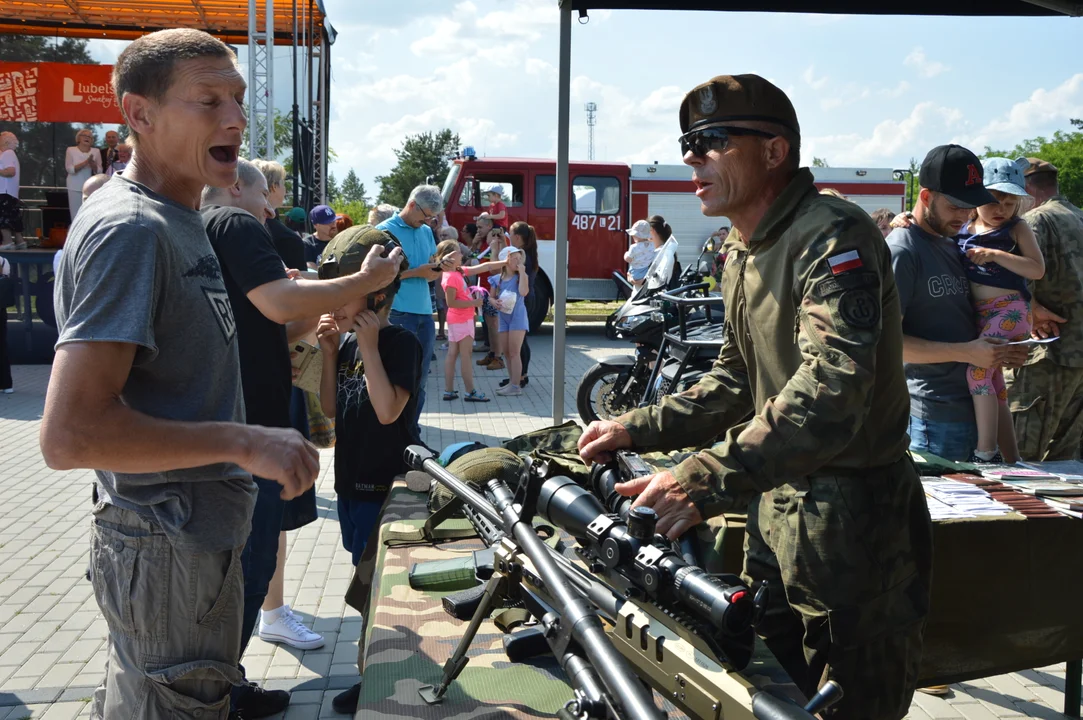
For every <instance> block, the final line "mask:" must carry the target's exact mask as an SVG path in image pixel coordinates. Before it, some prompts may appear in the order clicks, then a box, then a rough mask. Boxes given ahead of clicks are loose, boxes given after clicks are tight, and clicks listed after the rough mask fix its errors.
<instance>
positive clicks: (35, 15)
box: [0, 0, 334, 45]
mask: <svg viewBox="0 0 1083 720" xmlns="http://www.w3.org/2000/svg"><path fill="white" fill-rule="evenodd" d="M256 5H257V8H256V27H259V28H264V27H265V26H266V15H267V13H266V10H265V8H264V7H263V3H262V2H260V3H256ZM303 5H305V6H308V5H309V3H308V2H307V0H305V1H304V2H303ZM312 5H313V7H312V9H311V13H312V20H313V21H314V22H315V24H316V26H317V27H318V28H320V30H321V32H317V33H314V35H313V40H314V41H315V42H317V43H318V42H321V38H322V36H323V32H322V29H323V28H324V26H325V23H326V13H325V12H324V10H323V3H322V2H316V3H312ZM248 6H249V3H248V0H139V1H138V2H133V1H132V0H0V34H2V33H13V34H28V35H50V36H60V37H76V38H99V39H108V40H135V39H136V38H137V37H139V36H141V35H146V34H147V33H148V32H153V31H155V30H163V29H165V28H178V27H189V28H197V29H199V30H205V31H207V32H209V33H210V34H212V35H214V36H215V37H218V38H220V39H221V40H222V41H223V42H227V43H233V44H245V43H247V42H248V29H249V23H248ZM272 14H273V16H274V44H275V45H291V44H292V43H293V38H294V6H293V3H292V2H291V0H278V2H277V3H276V4H275V6H274V8H273V10H272ZM327 28H328V31H329V32H330V34H331V37H330V39H331V41H332V42H333V41H334V30H333V29H331V28H330V26H327Z"/></svg>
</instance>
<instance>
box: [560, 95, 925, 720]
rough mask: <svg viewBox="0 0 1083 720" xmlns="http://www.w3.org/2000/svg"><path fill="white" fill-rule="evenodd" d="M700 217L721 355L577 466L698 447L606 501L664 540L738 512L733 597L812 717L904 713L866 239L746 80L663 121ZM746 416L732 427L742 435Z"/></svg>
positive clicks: (887, 279)
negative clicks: (645, 520)
mask: <svg viewBox="0 0 1083 720" xmlns="http://www.w3.org/2000/svg"><path fill="white" fill-rule="evenodd" d="M681 130H682V132H684V133H685V134H684V135H683V136H682V138H681V142H682V149H683V150H684V161H685V163H686V164H688V165H691V166H692V168H693V171H694V178H693V179H694V182H695V183H696V186H697V188H698V191H697V193H696V194H697V195H698V196H699V198H700V201H701V202H702V204H703V212H704V214H706V215H710V216H721V215H725V216H726V217H728V218H729V219H730V220H732V221H733V227H734V233H733V234H731V236H730V238H729V239H728V240H727V244H726V248H725V250H726V252H727V253H728V254H727V257H726V265H725V269H724V271H723V278H722V287H723V295H724V297H725V300H726V343H725V345H724V346H723V348H722V350H721V351H720V353H719V356H718V359H717V361H716V362H715V364H714V366H713V368H712V370H711V372H710V373H709V374H708V375H707V376H706V377H704V379H703V380H701V381H700V382H699V384H698V385H696V386H695V387H693V388H691V389H690V390H688V391H686V392H684V393H681V394H680V395H676V396H670V397H667V398H666V399H665V400H664V401H663V402H662V403H661V404H660V405H659V406H656V407H652V408H643V409H640V410H635V411H633V412H631V413H628V414H626V415H624V416H622V417H620V418H618V419H617V420H616V421H603V422H597V423H593V424H592V425H591V426H590V427H589V428H587V430H586V432H585V433H584V435H583V438H582V439H581V441H580V445H579V447H580V451H581V453H582V455H583V457H584V459H587V460H592V459H604V458H605V456H606V455H608V454H609V453H611V452H612V451H613V450H616V449H618V448H622V447H635V448H641V449H647V450H655V449H676V448H681V447H688V446H693V445H697V444H701V443H709V442H711V441H712V440H714V445H713V446H711V447H709V448H708V449H707V450H704V451H702V452H699V453H697V454H695V455H693V456H691V457H689V458H687V459H685V460H684V461H682V462H680V463H679V464H678V465H677V466H676V467H674V468H673V469H672V470H669V471H666V472H662V473H659V474H657V475H654V476H652V477H648V478H641V479H639V480H636V481H633V482H630V483H626V484H625V485H624V486H623V488H622V492H624V493H625V494H628V495H634V494H639V499H638V500H637V501H636V503H637V504H638V505H648V506H652V507H654V509H655V511H656V512H658V514H659V516H660V519H659V523H658V529H659V531H660V532H668V534H669V535H670V536H671V537H676V536H678V535H680V534H681V533H683V532H684V531H685V530H686V529H688V528H691V527H692V526H694V525H696V524H698V523H699V522H700V521H701V520H702V519H703V518H706V517H711V516H715V515H718V514H721V513H723V512H726V511H730V510H739V509H744V508H746V507H747V509H748V515H749V518H748V526H747V536H746V541H745V573H744V574H745V579H746V581H748V582H766V583H767V584H768V585H769V586H770V588H771V595H772V600H773V602H772V607H771V609H770V610H769V612H768V614H767V616H766V617H765V618H764V621H763V622H761V623H760V625H759V626H758V628H757V629H758V632H759V633H760V634H761V636H763V638H764V640H765V641H766V642H767V645H768V647H770V649H771V650H772V651H773V652H774V654H775V656H776V657H778V658H779V660H780V661H781V662H782V664H783V666H784V667H785V668H786V670H787V671H788V672H789V673H790V676H791V677H792V678H793V679H794V681H795V682H796V683H797V684H798V686H799V687H801V688H802V689H803V690H804V691H805V692H806V693H809V694H811V693H812V692H814V691H815V690H816V688H817V687H818V686H820V685H821V684H822V683H823V682H824V681H825V680H827V679H835V680H837V681H838V682H839V683H840V684H841V685H842V687H843V690H844V692H845V697H844V698H843V699H842V701H841V702H839V703H838V704H837V705H836V706H834V707H833V708H831V709H830V710H828V711H827V712H826V713H825V714H826V715H827V716H831V717H839V718H862V719H863V720H869V719H879V718H884V719H894V718H901V717H903V716H904V715H906V713H907V710H908V708H909V706H910V701H911V698H912V696H913V692H914V687H915V684H916V681H917V674H918V666H919V661H920V655H921V643H922V632H923V630H924V624H925V617H926V614H927V612H928V606H929V580H930V569H931V563H932V557H931V554H932V553H931V542H932V540H931V537H932V527H931V523H930V520H929V514H928V510H927V509H926V505H925V500H924V496H923V493H922V489H921V484H920V482H919V480H918V476H917V472H916V470H915V469H914V467H913V465H912V464H911V462H910V460H909V458H908V457H907V456H906V448H907V442H908V441H907V437H906V426H907V416H908V409H909V397H908V394H907V389H906V382H905V378H904V375H903V366H902V329H901V312H900V309H899V298H898V291H897V289H896V287H895V281H894V276H893V274H892V270H891V258H890V255H889V252H888V249H887V246H886V245H885V244H884V240H883V236H882V235H881V233H880V231H879V230H878V229H877V227H876V224H875V223H874V222H873V221H872V219H871V218H870V217H869V216H868V215H867V214H865V212H864V211H862V210H861V208H859V207H858V206H856V205H854V204H852V203H849V202H847V201H844V200H839V199H837V198H834V197H829V196H825V195H820V194H818V193H817V191H816V186H815V185H814V184H813V179H812V174H811V173H810V172H809V170H808V169H805V168H799V167H798V153H799V146H800V130H799V127H798V124H797V117H796V114H795V112H794V109H793V106H792V104H791V103H790V100H789V98H787V97H786V95H785V94H784V93H783V92H782V91H781V90H779V89H778V88H777V87H775V86H774V85H772V84H770V83H769V82H767V81H766V80H764V79H763V78H760V77H757V76H755V75H742V76H721V77H716V78H714V79H713V80H711V81H710V82H707V83H705V84H703V85H701V86H699V87H697V88H696V89H694V90H693V91H692V92H691V93H689V94H688V95H687V96H686V97H685V99H684V102H683V104H682V105H681ZM749 418H751V419H749Z"/></svg>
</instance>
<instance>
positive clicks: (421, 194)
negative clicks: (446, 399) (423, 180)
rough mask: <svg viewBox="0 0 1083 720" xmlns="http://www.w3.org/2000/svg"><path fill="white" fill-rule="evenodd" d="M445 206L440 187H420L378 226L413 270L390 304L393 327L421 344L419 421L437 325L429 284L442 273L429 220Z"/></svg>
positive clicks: (403, 280)
mask: <svg viewBox="0 0 1083 720" xmlns="http://www.w3.org/2000/svg"><path fill="white" fill-rule="evenodd" d="M443 206H444V198H443V196H442V195H441V194H440V188H438V187H436V186H435V185H418V186H417V187H416V188H414V189H413V192H411V193H410V199H409V200H408V201H407V202H406V207H404V208H403V209H402V211H401V212H399V214H398V215H393V216H392V217H391V218H389V219H387V220H384V221H383V222H382V223H380V224H379V225H377V226H376V227H377V228H379V229H380V230H386V231H388V232H389V233H391V234H392V235H394V236H395V239H396V240H398V241H399V244H400V245H402V250H403V252H405V253H406V258H407V260H409V261H410V269H409V270H407V271H406V272H404V273H402V275H400V276H399V277H401V278H402V286H401V287H399V292H398V294H397V295H395V301H394V302H393V303H392V305H391V318H390V319H391V324H392V325H398V326H399V327H401V328H405V329H407V330H409V331H410V332H412V333H414V334H415V335H416V336H417V339H418V341H419V342H420V343H421V383H420V389H419V390H418V398H417V418H415V422H417V419H418V418H420V417H421V410H422V408H424V407H425V382H426V381H427V379H428V377H429V364H430V362H431V360H432V353H433V345H435V343H436V325H435V323H433V320H432V298H431V296H430V295H429V283H430V282H432V281H434V280H439V279H440V274H441V273H442V272H443V271H442V269H441V267H440V263H437V262H433V258H434V256H435V255H436V239H435V238H434V237H433V234H432V229H431V228H430V227H429V221H430V220H432V218H435V217H437V216H438V215H439V214H440V211H441V210H442V209H443Z"/></svg>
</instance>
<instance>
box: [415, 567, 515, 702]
mask: <svg viewBox="0 0 1083 720" xmlns="http://www.w3.org/2000/svg"><path fill="white" fill-rule="evenodd" d="M513 557H514V554H513V553H512V554H509V553H507V552H506V551H505V549H504V548H503V547H500V548H499V549H498V551H497V553H496V555H495V561H494V564H493V574H492V577H490V578H489V580H488V582H486V583H485V594H484V595H482V597H481V602H479V603H478V609H477V610H475V611H474V615H473V617H471V618H470V625H469V626H467V628H466V633H465V634H464V635H463V637H462V640H460V641H459V644H458V645H456V646H455V652H454V653H452V654H451V657H450V658H448V660H447V662H446V663H444V674H443V676H442V677H441V678H440V684H439V685H437V686H436V687H433V686H432V685H423V686H422V687H420V688H418V691H417V692H418V694H419V695H421V699H422V700H424V701H425V702H426V703H428V704H429V705H436V704H437V703H440V702H443V700H444V694H445V693H447V690H448V687H449V686H450V685H451V683H452V682H454V681H455V678H457V677H459V673H461V672H462V671H463V668H465V667H466V664H467V663H468V662H470V658H468V657H467V656H466V653H467V652H468V651H469V650H470V645H472V644H473V642H474V636H476V635H477V634H478V629H479V628H480V627H481V623H482V622H484V621H485V619H486V618H487V617H489V613H490V612H492V610H493V605H494V604H495V600H496V598H498V597H500V598H508V597H509V595H511V594H512V593H514V592H515V590H514V588H515V587H517V586H518V583H519V577H520V575H519V573H520V572H521V567H520V566H519V564H518V563H516V562H513V561H512V560H511V558H513Z"/></svg>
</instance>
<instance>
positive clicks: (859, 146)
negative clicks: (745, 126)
mask: <svg viewBox="0 0 1083 720" xmlns="http://www.w3.org/2000/svg"><path fill="white" fill-rule="evenodd" d="M964 125H965V122H964V116H963V113H962V112H961V111H960V110H958V109H955V108H949V107H943V106H940V105H937V104H935V103H933V102H931V101H926V102H922V103H919V104H918V105H916V106H915V107H914V109H913V110H912V111H911V112H910V115H909V116H907V117H905V118H903V119H902V120H891V119H889V120H883V121H882V122H880V123H878V124H877V125H876V127H874V128H873V130H872V134H871V135H870V136H868V137H863V136H862V135H861V134H859V133H845V134H840V135H827V136H819V137H813V138H809V140H808V142H807V144H806V147H807V149H806V150H805V154H806V155H808V156H810V157H811V156H812V155H817V156H819V157H826V158H829V159H830V161H831V163H832V164H833V165H840V166H862V165H874V164H878V163H879V164H883V163H884V162H886V161H890V160H893V159H895V158H899V157H908V156H910V155H914V154H918V155H923V154H924V152H925V150H927V149H929V148H931V147H934V146H936V145H941V144H943V143H945V142H952V141H953V140H954V138H953V137H952V135H953V134H954V132H955V131H956V130H957V129H959V128H961V127H963V126H964ZM964 144H965V143H964Z"/></svg>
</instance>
